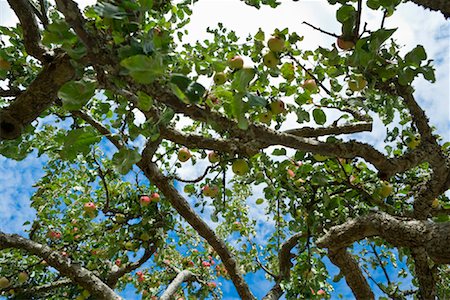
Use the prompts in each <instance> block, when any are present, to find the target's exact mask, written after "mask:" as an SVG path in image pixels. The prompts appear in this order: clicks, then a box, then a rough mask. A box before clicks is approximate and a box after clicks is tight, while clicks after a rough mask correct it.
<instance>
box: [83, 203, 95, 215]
mask: <svg viewBox="0 0 450 300" xmlns="http://www.w3.org/2000/svg"><path fill="white" fill-rule="evenodd" d="M83 209H84V211H85V212H87V213H94V212H95V211H96V210H97V206H96V205H95V204H94V202H88V203H85V204H84V206H83Z"/></svg>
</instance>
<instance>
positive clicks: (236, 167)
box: [231, 159, 250, 175]
mask: <svg viewBox="0 0 450 300" xmlns="http://www.w3.org/2000/svg"><path fill="white" fill-rule="evenodd" d="M231 169H232V170H233V172H234V174H236V175H244V174H245V173H247V172H248V171H249V169H250V168H249V166H248V163H247V161H246V160H245V159H236V160H235V161H234V162H233V165H232V166H231Z"/></svg>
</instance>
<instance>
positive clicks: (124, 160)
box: [112, 148, 141, 175]
mask: <svg viewBox="0 0 450 300" xmlns="http://www.w3.org/2000/svg"><path fill="white" fill-rule="evenodd" d="M140 160H141V155H140V154H139V153H138V152H137V150H131V149H127V148H122V149H120V150H119V152H116V153H115V154H114V155H113V157H112V162H113V164H114V166H115V167H116V169H117V171H118V172H119V173H120V174H122V175H125V174H127V173H128V172H129V171H130V170H131V169H132V168H133V165H134V164H135V163H137V162H138V161H140Z"/></svg>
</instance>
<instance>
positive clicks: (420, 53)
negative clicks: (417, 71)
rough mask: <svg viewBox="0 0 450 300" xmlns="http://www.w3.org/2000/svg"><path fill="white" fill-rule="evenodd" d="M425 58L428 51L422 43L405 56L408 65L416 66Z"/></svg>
mask: <svg viewBox="0 0 450 300" xmlns="http://www.w3.org/2000/svg"><path fill="white" fill-rule="evenodd" d="M425 59H427V53H426V52H425V49H424V48H423V46H421V45H419V46H417V47H416V48H414V49H413V50H411V51H410V52H409V53H408V54H406V56H405V62H406V63H407V64H408V65H410V66H415V67H418V66H420V63H421V62H422V61H423V60H425Z"/></svg>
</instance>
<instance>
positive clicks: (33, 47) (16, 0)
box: [8, 0, 50, 62]
mask: <svg viewBox="0 0 450 300" xmlns="http://www.w3.org/2000/svg"><path fill="white" fill-rule="evenodd" d="M8 3H9V6H10V7H11V8H12V9H13V10H14V13H15V14H16V15H17V17H18V18H19V21H20V25H21V27H22V30H23V39H24V45H25V50H27V53H28V54H29V55H31V56H33V57H35V58H36V59H38V60H40V61H42V62H44V61H46V60H48V59H49V58H50V56H49V55H48V54H47V51H46V50H45V49H44V48H43V46H42V45H41V33H40V31H39V27H38V24H37V21H36V18H35V16H34V14H33V7H32V5H31V4H30V2H28V0H8ZM46 56H48V57H46Z"/></svg>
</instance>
